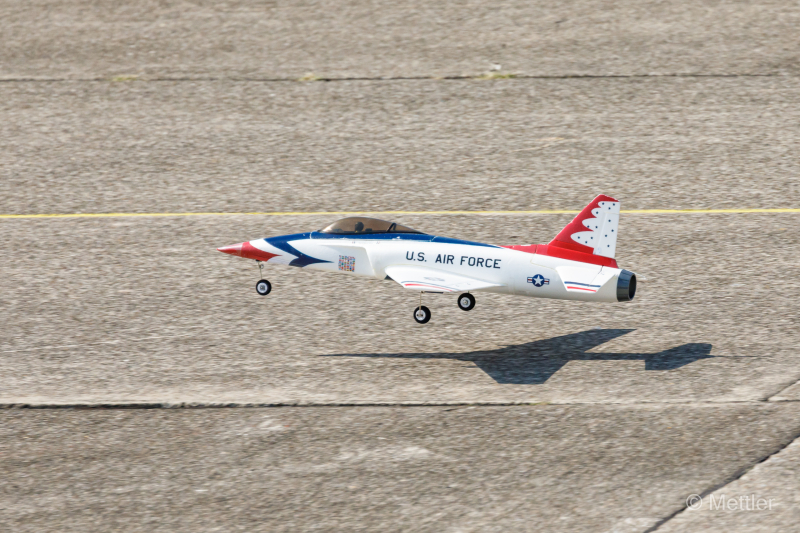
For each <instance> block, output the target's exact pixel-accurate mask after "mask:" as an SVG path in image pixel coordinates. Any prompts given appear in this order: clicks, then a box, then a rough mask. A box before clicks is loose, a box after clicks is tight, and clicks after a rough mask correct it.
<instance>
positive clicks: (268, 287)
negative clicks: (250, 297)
mask: <svg viewBox="0 0 800 533" xmlns="http://www.w3.org/2000/svg"><path fill="white" fill-rule="evenodd" d="M270 291H272V284H271V283H270V282H269V281H267V280H265V279H260V280H258V283H256V292H257V293H258V294H260V295H261V296H266V295H267V294H269V293H270Z"/></svg>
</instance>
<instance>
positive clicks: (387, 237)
mask: <svg viewBox="0 0 800 533" xmlns="http://www.w3.org/2000/svg"><path fill="white" fill-rule="evenodd" d="M311 238H312V239H346V240H349V239H355V240H362V241H363V240H367V241H417V242H441V243H446V244H465V245H467V246H485V247H487V248H499V246H495V245H494V244H484V243H482V242H473V241H462V240H460V239H451V238H449V237H437V236H436V235H425V234H421V233H361V234H357V235H347V234H341V233H321V232H319V231H315V232H312V233H311Z"/></svg>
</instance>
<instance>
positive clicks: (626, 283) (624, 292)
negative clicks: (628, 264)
mask: <svg viewBox="0 0 800 533" xmlns="http://www.w3.org/2000/svg"><path fill="white" fill-rule="evenodd" d="M635 294H636V274H634V273H633V272H631V271H630V270H623V271H622V272H620V273H619V277H618V278H617V301H619V302H630V301H631V300H633V296H634V295H635Z"/></svg>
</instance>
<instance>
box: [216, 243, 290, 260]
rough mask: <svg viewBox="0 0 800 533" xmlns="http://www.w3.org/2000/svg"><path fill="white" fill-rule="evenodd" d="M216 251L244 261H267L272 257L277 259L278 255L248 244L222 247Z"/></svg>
mask: <svg viewBox="0 0 800 533" xmlns="http://www.w3.org/2000/svg"><path fill="white" fill-rule="evenodd" d="M217 250H219V251H220V252H222V253H225V254H231V255H235V256H237V257H244V258H245V259H255V260H256V261H269V260H270V259H272V258H273V257H278V255H279V254H273V253H270V252H267V251H265V250H261V249H259V248H256V247H255V246H253V245H252V244H251V243H249V242H240V243H239V244H231V245H230V246H223V247H222V248H217Z"/></svg>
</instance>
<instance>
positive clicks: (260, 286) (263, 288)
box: [256, 261, 272, 296]
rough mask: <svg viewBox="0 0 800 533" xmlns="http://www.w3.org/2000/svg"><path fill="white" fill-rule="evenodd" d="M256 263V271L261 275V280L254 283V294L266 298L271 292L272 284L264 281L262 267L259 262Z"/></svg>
mask: <svg viewBox="0 0 800 533" xmlns="http://www.w3.org/2000/svg"><path fill="white" fill-rule="evenodd" d="M256 263H258V271H259V273H260V274H261V279H260V280H258V283H256V292H257V293H258V294H260V295H261V296H266V295H267V294H269V293H270V291H272V283H270V282H269V281H267V280H265V279H264V265H262V264H261V261H256Z"/></svg>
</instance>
